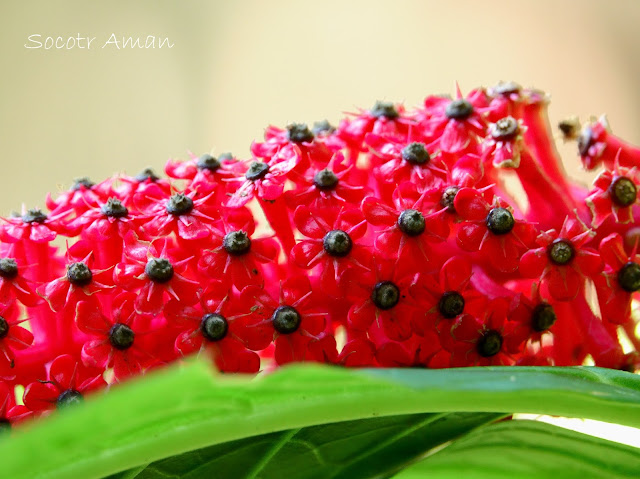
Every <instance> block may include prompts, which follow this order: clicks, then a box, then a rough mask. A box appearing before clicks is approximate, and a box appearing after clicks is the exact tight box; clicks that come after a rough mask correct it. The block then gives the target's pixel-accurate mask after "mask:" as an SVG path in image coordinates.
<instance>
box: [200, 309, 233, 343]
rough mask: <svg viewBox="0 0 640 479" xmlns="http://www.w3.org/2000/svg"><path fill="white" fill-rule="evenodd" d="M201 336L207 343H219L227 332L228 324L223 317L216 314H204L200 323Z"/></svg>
mask: <svg viewBox="0 0 640 479" xmlns="http://www.w3.org/2000/svg"><path fill="white" fill-rule="evenodd" d="M200 331H201V332H202V335H203V336H204V337H205V338H206V339H208V340H209V341H220V340H221V339H223V338H224V337H225V336H226V335H227V332H228V331H229V323H227V320H226V318H225V317H224V316H221V315H220V314H217V313H212V314H205V315H204V316H203V317H202V322H201V323H200Z"/></svg>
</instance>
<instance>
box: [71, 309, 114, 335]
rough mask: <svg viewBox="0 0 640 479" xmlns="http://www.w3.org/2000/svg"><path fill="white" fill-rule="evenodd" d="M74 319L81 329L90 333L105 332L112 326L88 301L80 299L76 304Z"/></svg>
mask: <svg viewBox="0 0 640 479" xmlns="http://www.w3.org/2000/svg"><path fill="white" fill-rule="evenodd" d="M76 321H77V323H78V328H79V329H80V330H81V331H83V332H85V333H91V334H95V333H107V332H108V331H109V329H110V328H111V326H112V323H111V321H109V320H108V319H107V317H106V316H104V315H103V314H102V313H101V312H100V310H99V309H97V308H96V307H95V305H94V304H92V303H90V302H88V301H81V302H79V303H78V305H77V306H76Z"/></svg>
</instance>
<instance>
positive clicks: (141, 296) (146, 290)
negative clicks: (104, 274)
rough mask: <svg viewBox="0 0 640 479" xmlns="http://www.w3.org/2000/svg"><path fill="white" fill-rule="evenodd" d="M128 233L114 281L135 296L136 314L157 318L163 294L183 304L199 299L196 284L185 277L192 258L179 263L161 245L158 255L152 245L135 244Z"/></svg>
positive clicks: (166, 248) (165, 245) (166, 245)
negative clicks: (147, 314) (145, 314)
mask: <svg viewBox="0 0 640 479" xmlns="http://www.w3.org/2000/svg"><path fill="white" fill-rule="evenodd" d="M136 239H137V238H136V236H135V235H134V234H131V233H129V234H128V235H127V237H126V238H125V244H126V246H125V250H124V256H125V258H124V259H125V261H123V262H121V263H118V264H117V265H116V267H115V270H114V272H113V278H114V281H115V283H116V285H118V286H119V287H121V288H123V289H125V290H127V291H135V292H136V293H137V296H136V299H135V308H136V311H137V312H139V313H142V314H144V313H149V314H158V313H159V312H160V311H161V310H162V306H163V303H164V296H165V292H166V293H167V295H169V296H170V297H172V298H175V299H177V300H179V301H183V302H184V303H185V304H189V305H190V304H194V303H195V302H196V301H197V300H198V299H197V296H196V292H197V289H198V283H197V282H196V281H193V280H190V279H187V278H186V277H185V276H183V275H182V274H181V273H184V272H185V271H186V269H187V267H188V265H189V263H190V262H191V261H192V259H193V257H189V258H186V259H182V260H178V259H177V258H176V256H175V254H173V253H172V252H169V251H168V242H166V241H164V242H163V243H164V244H163V249H162V251H161V252H160V253H158V250H157V249H156V248H155V247H154V245H153V244H151V243H148V244H144V243H138V242H137V241H136Z"/></svg>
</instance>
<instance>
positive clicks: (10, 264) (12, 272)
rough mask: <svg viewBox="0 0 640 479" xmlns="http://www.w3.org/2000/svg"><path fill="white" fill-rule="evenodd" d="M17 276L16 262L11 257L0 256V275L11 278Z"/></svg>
mask: <svg viewBox="0 0 640 479" xmlns="http://www.w3.org/2000/svg"><path fill="white" fill-rule="evenodd" d="M16 276H18V263H16V260H15V259H13V258H0V277H1V278H4V279H13V278H15V277H16Z"/></svg>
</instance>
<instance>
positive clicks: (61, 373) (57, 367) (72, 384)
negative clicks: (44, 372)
mask: <svg viewBox="0 0 640 479" xmlns="http://www.w3.org/2000/svg"><path fill="white" fill-rule="evenodd" d="M77 375H78V361H76V360H75V359H74V358H73V356H71V355H70V354H63V355H62V356H58V357H57V358H56V359H54V360H53V362H52V363H51V366H49V379H50V380H51V381H55V382H56V383H57V384H58V385H59V387H60V390H62V391H64V390H66V389H70V388H73V389H75V388H76V387H77V384H76V381H77V379H78V377H77Z"/></svg>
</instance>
